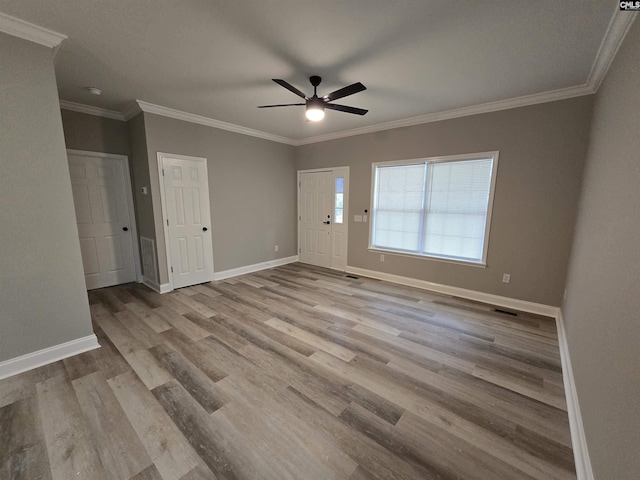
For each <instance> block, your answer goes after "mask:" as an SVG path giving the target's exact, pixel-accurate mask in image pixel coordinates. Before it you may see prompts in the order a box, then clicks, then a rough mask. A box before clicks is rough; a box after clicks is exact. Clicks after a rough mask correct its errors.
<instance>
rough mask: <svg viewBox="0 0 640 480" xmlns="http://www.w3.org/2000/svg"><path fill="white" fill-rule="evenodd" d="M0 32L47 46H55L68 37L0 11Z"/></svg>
mask: <svg viewBox="0 0 640 480" xmlns="http://www.w3.org/2000/svg"><path fill="white" fill-rule="evenodd" d="M0 32H4V33H6V34H8V35H13V36H14V37H18V38H22V39H24V40H29V41H31V42H35V43H38V44H40V45H44V46H45V47H49V48H56V47H57V46H58V45H60V44H61V43H62V42H63V41H64V40H66V39H67V38H68V37H67V36H66V35H63V34H62V33H58V32H54V31H53V30H49V29H48V28H44V27H40V26H38V25H35V24H33V23H29V22H25V21H24V20H20V19H19V18H16V17H12V16H11V15H7V14H6V13H2V12H0Z"/></svg>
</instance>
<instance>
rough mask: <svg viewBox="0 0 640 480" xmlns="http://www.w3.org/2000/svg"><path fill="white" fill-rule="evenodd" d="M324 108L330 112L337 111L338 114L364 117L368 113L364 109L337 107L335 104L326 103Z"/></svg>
mask: <svg viewBox="0 0 640 480" xmlns="http://www.w3.org/2000/svg"><path fill="white" fill-rule="evenodd" d="M324 108H328V109H330V110H338V111H339V112H346V113H355V114H356V115H364V114H365V113H367V112H368V111H369V110H365V109H364V108H356V107H349V106H347V105H337V104H335V103H326V104H325V105H324Z"/></svg>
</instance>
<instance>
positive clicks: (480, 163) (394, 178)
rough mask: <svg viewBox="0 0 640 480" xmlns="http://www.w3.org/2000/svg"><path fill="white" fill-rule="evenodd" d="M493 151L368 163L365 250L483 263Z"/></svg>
mask: <svg viewBox="0 0 640 480" xmlns="http://www.w3.org/2000/svg"><path fill="white" fill-rule="evenodd" d="M496 169H497V152H492V153H488V154H487V153H482V154H474V155H462V156H455V157H443V158H430V159H423V160H417V161H416V160H412V161H407V162H393V163H378V164H374V165H373V170H374V172H373V174H374V175H373V208H372V216H371V238H370V247H371V248H373V249H380V250H385V251H396V252H399V253H408V254H414V255H423V256H429V257H438V258H445V259H449V260H458V261H464V262H472V263H479V264H485V263H486V250H487V242H488V237H489V224H490V218H491V204H492V198H493V186H494V184H495V173H496Z"/></svg>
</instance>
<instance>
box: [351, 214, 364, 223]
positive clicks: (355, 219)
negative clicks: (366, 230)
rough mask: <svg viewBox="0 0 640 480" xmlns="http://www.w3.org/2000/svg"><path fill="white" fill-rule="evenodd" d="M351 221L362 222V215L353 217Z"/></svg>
mask: <svg viewBox="0 0 640 480" xmlns="http://www.w3.org/2000/svg"><path fill="white" fill-rule="evenodd" d="M353 221H354V222H362V215H354V216H353Z"/></svg>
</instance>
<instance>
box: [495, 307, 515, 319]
mask: <svg viewBox="0 0 640 480" xmlns="http://www.w3.org/2000/svg"><path fill="white" fill-rule="evenodd" d="M493 311H494V312H496V313H504V314H505V315H511V316H512V317H517V316H518V314H517V313H516V312H510V311H508V310H501V309H499V308H494V309H493Z"/></svg>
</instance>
